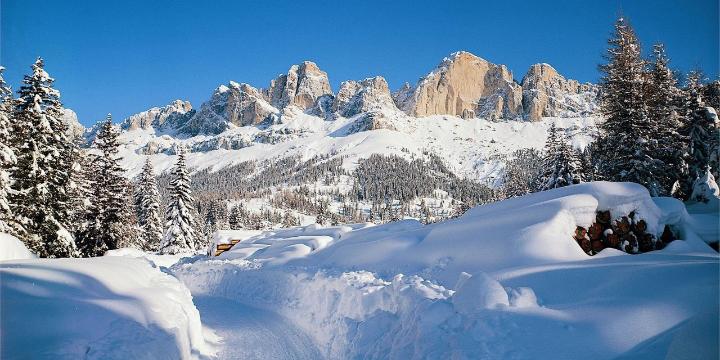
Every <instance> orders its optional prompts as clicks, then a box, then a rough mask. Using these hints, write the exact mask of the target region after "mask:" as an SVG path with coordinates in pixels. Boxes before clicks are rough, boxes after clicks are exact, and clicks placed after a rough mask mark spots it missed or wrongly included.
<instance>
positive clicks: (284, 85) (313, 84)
mask: <svg viewBox="0 0 720 360" xmlns="http://www.w3.org/2000/svg"><path fill="white" fill-rule="evenodd" d="M328 94H330V95H332V90H331V89H330V82H329V81H328V76H327V73H326V72H324V71H322V70H320V68H318V66H317V65H316V64H315V63H314V62H311V61H303V62H302V63H301V64H298V65H293V66H291V67H290V70H288V73H287V74H283V75H280V76H278V77H277V78H276V79H275V80H272V81H271V82H270V87H269V88H268V89H266V90H264V95H265V98H266V99H267V100H268V101H269V102H270V104H272V105H273V106H274V107H276V108H277V109H284V108H285V107H287V106H290V105H294V106H297V107H298V108H300V109H301V110H307V109H310V108H312V107H313V106H314V105H315V102H316V101H317V99H318V98H320V97H321V96H323V95H328Z"/></svg>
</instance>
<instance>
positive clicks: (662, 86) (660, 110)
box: [646, 44, 685, 195]
mask: <svg viewBox="0 0 720 360" xmlns="http://www.w3.org/2000/svg"><path fill="white" fill-rule="evenodd" d="M669 63H670V60H669V59H668V57H667V55H665V47H664V46H663V45H662V44H656V45H655V46H653V62H652V64H651V67H650V71H649V72H648V74H647V75H648V76H647V87H646V99H647V105H648V116H649V118H650V121H651V122H652V124H653V127H654V128H655V129H656V130H655V132H654V134H655V135H654V136H653V137H652V139H651V143H650V146H651V150H652V152H653V153H655V154H656V155H657V158H658V159H659V160H661V161H662V164H661V165H660V166H661V168H660V169H659V170H660V171H659V172H658V177H657V182H658V185H659V189H658V195H668V194H669V193H670V191H671V190H672V187H673V184H674V183H675V182H676V181H678V180H679V179H681V178H682V173H683V168H684V166H685V161H684V159H683V146H682V144H683V143H684V141H683V138H682V136H681V135H680V133H679V129H680V125H681V122H680V116H679V114H678V109H677V103H678V97H679V95H680V90H679V89H678V87H677V80H676V79H675V74H673V72H672V70H671V69H670V66H669Z"/></svg>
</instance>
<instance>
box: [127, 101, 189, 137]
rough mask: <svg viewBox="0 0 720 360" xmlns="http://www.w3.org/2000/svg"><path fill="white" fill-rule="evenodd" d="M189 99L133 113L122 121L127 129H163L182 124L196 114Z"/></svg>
mask: <svg viewBox="0 0 720 360" xmlns="http://www.w3.org/2000/svg"><path fill="white" fill-rule="evenodd" d="M194 113H195V112H194V110H193V108H192V105H191V104H190V102H189V101H182V100H175V101H173V102H171V103H170V104H167V105H165V106H162V107H154V108H152V109H149V110H146V111H143V112H140V113H137V114H134V115H131V116H129V117H127V118H126V119H125V120H123V122H122V123H121V128H122V129H125V130H136V129H150V128H155V129H158V130H159V129H161V128H164V127H171V126H182V125H183V124H184V122H185V121H187V120H188V119H189V118H190V117H192V115H193V114H194Z"/></svg>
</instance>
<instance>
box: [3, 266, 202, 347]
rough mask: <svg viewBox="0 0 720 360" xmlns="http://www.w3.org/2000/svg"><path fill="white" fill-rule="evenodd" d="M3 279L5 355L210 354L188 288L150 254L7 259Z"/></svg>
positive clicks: (198, 315)
mask: <svg viewBox="0 0 720 360" xmlns="http://www.w3.org/2000/svg"><path fill="white" fill-rule="evenodd" d="M0 278H1V279H2V281H0V290H1V291H0V293H2V318H1V319H0V324H1V325H2V326H1V328H2V349H0V354H1V356H0V357H2V358H3V359H13V358H25V356H27V355H28V354H32V357H34V358H53V359H77V358H85V359H128V358H135V359H190V358H198V357H201V356H210V355H212V353H213V350H212V348H211V346H210V345H209V344H208V343H207V342H206V340H205V338H204V335H203V329H202V325H201V322H200V314H199V313H198V311H197V309H196V308H195V305H193V302H192V296H191V295H190V292H189V291H188V289H187V288H186V287H185V286H184V285H183V284H182V283H181V282H179V281H178V280H177V279H176V278H174V277H172V276H170V275H168V274H165V273H163V272H162V271H160V269H159V268H157V267H155V266H153V265H152V264H151V263H149V262H148V261H146V260H143V259H136V258H130V257H99V258H90V259H30V260H12V261H3V262H0ZM207 335H208V336H210V335H211V334H207ZM22 354H25V355H22Z"/></svg>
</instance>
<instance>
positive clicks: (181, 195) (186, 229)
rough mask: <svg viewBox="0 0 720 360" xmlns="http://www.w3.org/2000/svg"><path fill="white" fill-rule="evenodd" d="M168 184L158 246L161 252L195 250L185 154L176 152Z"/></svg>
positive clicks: (191, 202) (190, 195)
mask: <svg viewBox="0 0 720 360" xmlns="http://www.w3.org/2000/svg"><path fill="white" fill-rule="evenodd" d="M173 177H174V178H173V180H172V182H171V184H170V188H169V191H170V203H169V204H168V207H167V211H166V212H165V221H166V222H165V229H166V230H165V236H164V237H163V243H162V245H161V247H160V252H161V253H163V254H178V253H182V252H189V251H194V250H195V243H196V241H197V236H196V234H195V230H194V229H193V225H194V224H195V220H194V218H193V215H192V214H193V211H192V207H193V198H192V194H191V192H190V175H189V174H188V171H187V167H186V165H185V154H184V153H183V152H182V151H181V152H179V154H178V161H177V164H175V168H174V169H173Z"/></svg>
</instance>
